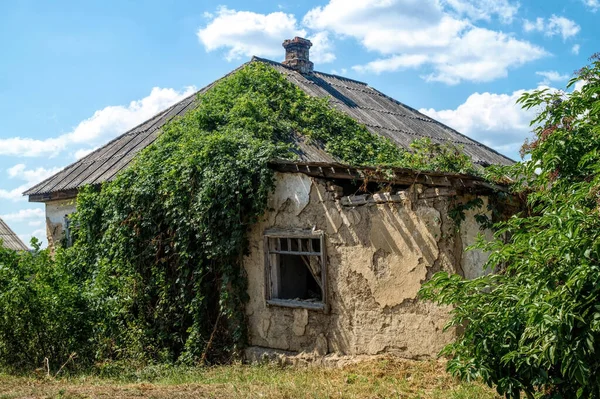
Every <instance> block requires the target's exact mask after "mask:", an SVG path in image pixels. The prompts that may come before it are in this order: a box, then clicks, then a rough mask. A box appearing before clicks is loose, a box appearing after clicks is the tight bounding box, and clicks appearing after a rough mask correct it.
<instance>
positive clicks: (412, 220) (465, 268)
mask: <svg viewBox="0 0 600 399" xmlns="http://www.w3.org/2000/svg"><path fill="white" fill-rule="evenodd" d="M276 179H277V186H276V190H275V193H274V194H273V195H272V196H271V199H270V204H269V208H270V210H269V211H268V212H267V213H266V214H265V216H264V219H263V220H261V221H260V222H259V223H257V225H255V226H254V227H253V229H252V230H251V232H250V253H249V255H248V256H247V257H246V258H245V261H244V266H245V269H246V272H247V274H248V283H249V286H248V290H249V296H250V300H249V303H248V306H247V316H248V320H249V333H250V344H251V345H255V346H260V347H267V348H274V349H281V350H286V351H297V352H302V351H304V352H316V353H319V354H325V353H332V352H334V353H340V354H346V355H361V354H365V355H375V354H381V353H394V354H397V355H400V356H403V357H410V358H427V357H432V356H435V355H436V354H437V353H438V351H439V350H440V349H441V348H442V347H443V345H444V344H445V343H447V342H448V341H449V340H450V338H451V336H452V334H453V332H443V331H442V330H443V327H444V324H445V322H446V320H447V309H443V308H440V307H438V306H435V305H433V304H431V303H426V302H423V301H418V300H417V299H416V295H417V292H418V290H419V288H420V286H421V283H422V282H423V281H425V280H426V279H427V278H429V277H430V276H431V275H432V274H433V273H435V272H436V271H439V270H446V271H449V272H455V273H461V274H467V275H468V276H471V277H473V276H476V275H478V274H480V273H481V271H480V269H481V264H482V262H484V261H485V259H486V256H487V255H486V254H484V253H481V252H479V253H476V254H474V255H469V254H465V253H464V248H465V247H466V246H467V245H469V244H471V243H472V242H473V240H474V237H475V236H476V235H477V233H478V232H479V226H478V225H477V224H476V222H475V220H474V218H473V212H470V213H469V212H468V213H467V219H466V221H464V222H463V223H462V225H461V229H460V232H457V231H456V226H455V224H454V222H453V220H452V219H451V218H449V216H448V210H449V209H450V207H451V206H452V204H451V200H450V197H449V196H444V195H440V196H434V197H433V198H428V199H419V195H418V193H417V188H416V187H413V188H412V189H411V190H408V191H407V192H406V193H408V194H407V195H404V196H400V195H395V196H394V197H395V198H396V199H397V198H402V199H401V200H396V201H395V202H384V201H379V203H375V202H371V203H367V204H365V205H360V206H348V205H347V204H348V202H349V201H348V200H347V199H346V201H342V200H343V198H342V199H340V198H339V190H338V191H337V192H335V191H334V190H333V191H332V189H331V183H328V182H327V181H324V180H320V179H315V178H311V177H308V176H306V175H303V174H282V173H277V175H276ZM328 187H329V191H328ZM406 193H402V194H406ZM471 198H473V197H470V198H464V199H463V200H464V201H468V200H469V199H471ZM485 201H487V198H484V202H485ZM350 202H351V201H350ZM486 203H487V202H486ZM342 204H346V205H342ZM273 228H277V229H316V230H322V231H323V232H324V233H325V236H326V238H325V241H326V249H327V291H328V297H327V300H328V305H329V309H328V311H327V310H325V311H323V310H312V309H303V308H286V307H280V306H275V305H267V303H266V300H265V288H266V287H265V260H264V252H263V250H264V248H263V245H264V241H263V234H264V232H265V230H269V229H273Z"/></svg>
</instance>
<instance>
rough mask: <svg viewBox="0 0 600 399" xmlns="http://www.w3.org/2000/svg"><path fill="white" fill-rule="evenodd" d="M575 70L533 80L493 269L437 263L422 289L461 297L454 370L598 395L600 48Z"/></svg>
mask: <svg viewBox="0 0 600 399" xmlns="http://www.w3.org/2000/svg"><path fill="white" fill-rule="evenodd" d="M590 61H591V63H590V65H588V66H586V67H584V68H583V69H581V70H580V71H578V72H577V73H576V75H575V77H574V78H573V79H572V80H571V81H570V82H569V85H568V88H574V87H576V83H577V82H581V84H583V86H582V87H581V88H580V89H577V90H574V91H573V92H571V93H568V94H567V93H564V92H559V91H553V90H550V89H543V90H537V91H534V92H531V93H526V94H524V95H523V96H522V97H521V98H520V99H519V103H521V104H522V106H523V107H524V108H526V109H532V108H533V109H539V110H540V113H539V114H538V116H537V117H536V118H535V119H534V120H533V121H532V126H533V130H534V133H535V137H534V140H533V141H531V142H526V143H525V144H524V146H523V155H525V156H526V155H529V156H530V157H531V158H530V160H529V161H526V162H522V163H518V164H516V165H514V166H511V167H508V168H497V169H495V170H494V171H493V174H494V176H500V175H504V176H507V175H508V176H512V179H513V180H514V182H515V183H514V184H513V186H512V190H514V193H515V194H518V195H520V196H522V197H523V198H525V199H526V200H525V203H526V206H525V209H524V210H523V212H521V213H520V214H518V215H516V216H513V217H511V218H510V219H509V220H506V221H503V222H499V223H497V224H496V225H495V230H496V232H495V240H494V241H493V242H488V243H485V242H483V241H480V242H479V243H478V244H477V246H478V247H479V248H482V249H485V250H488V251H491V256H490V258H489V261H488V263H487V265H486V267H487V268H490V269H494V270H497V271H498V270H499V272H498V273H495V274H492V275H488V276H485V277H481V278H478V279H475V280H471V281H466V280H464V279H462V278H460V277H459V276H455V275H454V276H450V275H448V274H447V273H438V274H436V275H435V276H434V277H433V279H432V280H431V281H430V282H429V283H427V284H425V286H424V288H423V289H422V291H421V294H422V296H423V297H424V298H427V299H431V300H434V301H436V302H437V303H441V304H448V305H452V306H453V311H452V316H451V321H450V323H449V325H450V326H456V327H458V326H460V327H461V329H462V332H461V334H460V336H459V338H457V340H456V341H455V342H453V343H451V344H450V345H448V346H447V347H446V348H445V349H444V350H443V354H444V355H447V356H450V357H451V359H450V361H449V363H448V370H449V371H451V372H452V373H453V374H455V375H457V376H459V377H461V378H463V379H471V378H478V377H480V378H482V379H483V380H484V381H485V382H486V383H488V384H490V385H495V386H496V388H497V390H498V392H499V393H500V394H503V395H506V397H508V398H519V397H520V395H521V394H523V393H524V394H525V395H526V396H527V397H528V398H533V397H540V398H575V397H577V398H599V397H600V356H599V354H600V57H599V56H598V55H595V56H593V57H592V58H591V60H590Z"/></svg>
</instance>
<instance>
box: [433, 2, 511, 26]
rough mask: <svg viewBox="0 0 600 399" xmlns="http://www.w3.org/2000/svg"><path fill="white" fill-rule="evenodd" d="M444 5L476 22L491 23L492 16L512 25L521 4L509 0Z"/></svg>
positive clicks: (448, 3)
mask: <svg viewBox="0 0 600 399" xmlns="http://www.w3.org/2000/svg"><path fill="white" fill-rule="evenodd" d="M443 3H446V4H447V5H448V6H450V7H451V8H453V9H454V10H455V11H456V12H458V13H459V14H461V15H466V16H467V17H469V18H470V19H472V20H475V21H476V20H485V21H490V20H491V16H492V15H497V16H498V18H499V19H500V20H501V21H502V22H504V23H511V22H512V20H513V18H514V16H515V15H516V14H517V12H518V11H519V4H518V3H516V4H513V3H511V2H510V1H508V0H443Z"/></svg>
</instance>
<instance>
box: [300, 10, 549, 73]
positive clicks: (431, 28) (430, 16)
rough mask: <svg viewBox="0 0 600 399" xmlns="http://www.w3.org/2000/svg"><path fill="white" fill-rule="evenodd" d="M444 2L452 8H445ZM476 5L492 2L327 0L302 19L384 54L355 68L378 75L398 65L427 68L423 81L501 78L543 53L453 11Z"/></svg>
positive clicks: (528, 44)
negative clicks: (482, 26)
mask: <svg viewBox="0 0 600 399" xmlns="http://www.w3.org/2000/svg"><path fill="white" fill-rule="evenodd" d="M500 3H502V2H500ZM500 3H498V4H500ZM444 4H445V5H446V8H444ZM448 4H450V6H452V7H454V8H455V10H454V11H452V10H449V9H448V7H449V6H448ZM475 4H481V5H482V8H481V9H485V5H486V4H488V5H489V4H493V2H491V1H490V2H488V1H485V2H483V3H481V2H475V1H466V0H453V1H450V0H448V1H445V2H443V3H440V2H439V1H438V0H424V1H417V0H363V1H358V0H352V1H348V0H331V1H330V2H329V3H328V4H327V5H326V6H324V7H316V8H313V9H312V10H310V11H309V12H308V13H307V14H306V16H305V17H304V19H303V23H304V24H305V25H306V26H307V27H309V28H311V29H316V30H320V31H331V32H333V33H335V34H337V35H340V36H345V37H353V38H355V39H357V40H358V41H359V42H360V43H361V44H362V45H363V46H364V47H365V48H366V49H367V50H369V51H374V52H377V53H380V54H382V55H383V56H384V57H381V58H379V59H376V60H374V61H371V62H369V63H367V64H365V65H357V66H355V67H354V69H355V70H357V71H361V72H375V73H381V72H384V71H393V70H397V69H400V68H416V67H421V68H430V69H431V71H430V72H429V73H426V74H424V77H425V78H426V79H428V80H435V81H442V82H446V83H450V84H456V83H459V82H460V81H463V80H468V81H489V80H493V79H496V78H499V77H504V76H506V75H507V73H508V69H509V68H512V67H516V66H520V65H522V64H524V63H526V62H529V61H532V60H536V59H539V58H541V57H543V56H545V55H546V54H547V53H546V51H545V50H543V49H542V48H540V47H538V46H536V45H534V44H531V43H529V42H527V41H521V40H518V39H516V38H514V37H513V36H511V35H507V34H504V33H502V32H497V31H492V30H489V29H484V28H479V27H476V26H474V25H473V24H472V23H471V22H470V21H469V20H467V19H461V18H460V17H458V16H457V15H456V9H461V8H460V7H463V8H462V9H464V10H471V8H470V7H475V6H474V5H475ZM506 4H509V3H506ZM473 10H474V8H473ZM497 13H499V11H498V12H497ZM464 14H467V15H469V12H467V11H464ZM471 14H472V12H471ZM509 14H510V13H508V14H505V15H509ZM510 15H512V14H510ZM471 18H473V16H472V15H471Z"/></svg>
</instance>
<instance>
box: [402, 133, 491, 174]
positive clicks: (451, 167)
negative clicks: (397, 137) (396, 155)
mask: <svg viewBox="0 0 600 399" xmlns="http://www.w3.org/2000/svg"><path fill="white" fill-rule="evenodd" d="M410 147H411V149H412V151H411V152H410V153H407V154H405V155H404V157H403V159H402V160H401V161H400V162H399V163H398V166H402V167H405V168H410V169H415V170H429V171H436V172H454V173H462V174H468V175H472V176H478V175H479V174H480V170H479V169H477V168H475V166H474V165H473V162H472V161H471V158H469V156H468V155H466V154H465V153H463V152H462V148H461V147H460V146H455V145H453V144H450V143H446V144H436V143H432V142H431V140H430V139H428V138H425V139H419V140H415V141H413V142H412V143H411V145H410Z"/></svg>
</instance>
